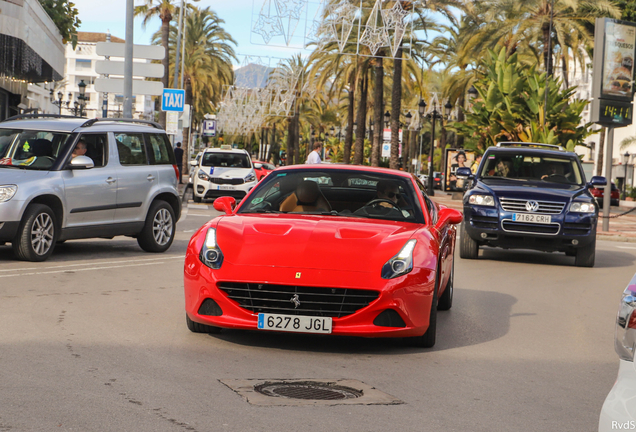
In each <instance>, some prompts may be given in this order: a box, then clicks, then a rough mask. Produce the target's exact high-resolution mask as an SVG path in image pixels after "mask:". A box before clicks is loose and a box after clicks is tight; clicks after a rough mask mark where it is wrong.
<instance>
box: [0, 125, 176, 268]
mask: <svg viewBox="0 0 636 432" xmlns="http://www.w3.org/2000/svg"><path fill="white" fill-rule="evenodd" d="M48 117H55V118H48ZM177 173H178V171H177V166H176V163H175V157H174V152H173V149H172V146H171V145H170V141H169V140H168V137H167V135H166V133H165V131H164V130H163V129H162V128H161V127H160V126H159V125H158V124H156V123H152V122H144V121H140V120H125V121H124V120H121V119H91V120H86V119H83V118H75V117H61V116H46V115H44V116H43V115H39V116H28V115H26V116H17V117H13V118H11V119H8V120H6V121H4V122H0V245H2V244H4V243H6V242H11V244H12V246H13V250H14V253H15V255H16V257H17V258H18V259H22V260H27V261H44V260H46V259H47V258H48V257H49V256H50V255H51V254H52V253H53V249H54V247H55V244H56V243H58V242H62V241H65V240H70V239H80V238H92V237H102V238H113V237H114V236H118V235H127V236H132V237H135V238H137V242H138V243H139V246H141V248H142V249H143V250H145V251H148V252H164V251H166V250H167V249H168V248H169V247H170V245H171V244H172V241H173V239H174V235H175V225H176V223H177V220H179V217H180V216H181V202H180V200H179V193H178V191H177Z"/></svg>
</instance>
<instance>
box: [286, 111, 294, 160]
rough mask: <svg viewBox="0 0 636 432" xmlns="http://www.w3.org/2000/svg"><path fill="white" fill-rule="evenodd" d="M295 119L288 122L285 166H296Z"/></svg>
mask: <svg viewBox="0 0 636 432" xmlns="http://www.w3.org/2000/svg"><path fill="white" fill-rule="evenodd" d="M294 130H295V128H294V117H293V116H292V117H290V118H289V120H288V122H287V159H286V160H285V165H293V164H294Z"/></svg>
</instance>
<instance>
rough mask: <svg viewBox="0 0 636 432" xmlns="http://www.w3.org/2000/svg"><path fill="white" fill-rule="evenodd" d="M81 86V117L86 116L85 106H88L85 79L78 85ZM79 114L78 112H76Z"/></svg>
mask: <svg viewBox="0 0 636 432" xmlns="http://www.w3.org/2000/svg"><path fill="white" fill-rule="evenodd" d="M77 86H78V87H79V97H78V98H77V99H79V108H80V112H79V115H80V117H83V116H84V107H85V106H86V100H87V97H86V83H85V82H84V80H80V83H79V84H78V85H77ZM75 115H77V113H76V114H75Z"/></svg>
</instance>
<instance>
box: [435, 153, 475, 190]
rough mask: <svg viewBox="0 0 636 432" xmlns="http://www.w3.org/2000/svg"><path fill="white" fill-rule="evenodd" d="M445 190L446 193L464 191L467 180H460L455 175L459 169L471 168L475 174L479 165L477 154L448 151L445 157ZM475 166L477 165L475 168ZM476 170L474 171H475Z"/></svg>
mask: <svg viewBox="0 0 636 432" xmlns="http://www.w3.org/2000/svg"><path fill="white" fill-rule="evenodd" d="M444 161H445V163H444V167H445V175H444V190H445V191H451V192H453V191H463V190H464V186H465V185H464V182H465V179H460V178H458V177H457V176H456V175H455V171H457V168H470V169H471V170H472V171H473V172H475V170H476V168H477V166H476V165H477V164H478V163H479V162H477V161H475V152H474V151H471V150H464V149H451V148H449V149H446V155H445V157H444ZM473 165H475V166H474V167H473ZM473 168H474V169H473Z"/></svg>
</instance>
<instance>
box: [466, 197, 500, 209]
mask: <svg viewBox="0 0 636 432" xmlns="http://www.w3.org/2000/svg"><path fill="white" fill-rule="evenodd" d="M468 203H469V204H476V205H483V206H491V207H492V206H494V205H495V199H494V198H493V197H492V196H490V195H471V196H470V197H469V198H468Z"/></svg>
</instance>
